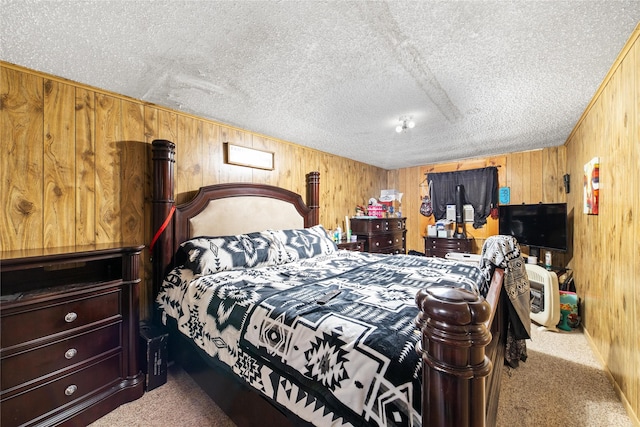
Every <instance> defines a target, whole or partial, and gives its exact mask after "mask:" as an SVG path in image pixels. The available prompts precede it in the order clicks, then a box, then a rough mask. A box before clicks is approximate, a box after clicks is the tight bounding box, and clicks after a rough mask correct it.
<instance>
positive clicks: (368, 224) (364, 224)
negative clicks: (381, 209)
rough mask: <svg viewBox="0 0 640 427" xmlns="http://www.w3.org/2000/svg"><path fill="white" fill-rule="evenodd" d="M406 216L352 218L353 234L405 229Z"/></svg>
mask: <svg viewBox="0 0 640 427" xmlns="http://www.w3.org/2000/svg"><path fill="white" fill-rule="evenodd" d="M404 228H405V219H404V218H381V219H357V218H352V219H351V233H352V234H356V235H358V234H375V233H385V232H388V231H399V230H404Z"/></svg>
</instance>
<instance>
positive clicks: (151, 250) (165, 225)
mask: <svg viewBox="0 0 640 427" xmlns="http://www.w3.org/2000/svg"><path fill="white" fill-rule="evenodd" d="M175 211H176V205H173V206H171V210H170V211H169V215H167V219H165V220H164V222H163V223H162V225H161V226H160V228H159V229H158V231H156V235H155V236H153V239H151V244H150V245H149V252H153V247H154V246H155V244H156V241H157V240H158V239H159V238H160V235H161V234H162V232H163V231H164V229H165V228H167V225H169V221H171V217H173V213H174V212H175Z"/></svg>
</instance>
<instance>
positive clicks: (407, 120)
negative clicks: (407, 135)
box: [396, 116, 416, 133]
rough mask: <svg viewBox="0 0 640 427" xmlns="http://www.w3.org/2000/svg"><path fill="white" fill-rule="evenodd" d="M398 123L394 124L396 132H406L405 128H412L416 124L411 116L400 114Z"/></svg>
mask: <svg viewBox="0 0 640 427" xmlns="http://www.w3.org/2000/svg"><path fill="white" fill-rule="evenodd" d="M398 120H399V121H400V124H399V125H398V126H396V132H398V133H401V132H406V130H407V129H413V128H414V127H415V126H416V123H415V122H414V121H413V117H411V116H401V117H400V119H398Z"/></svg>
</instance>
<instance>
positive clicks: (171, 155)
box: [151, 139, 176, 297]
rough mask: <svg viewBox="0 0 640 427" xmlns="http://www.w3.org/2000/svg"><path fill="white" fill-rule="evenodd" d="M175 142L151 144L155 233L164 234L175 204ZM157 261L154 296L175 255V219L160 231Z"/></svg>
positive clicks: (156, 248) (156, 242)
mask: <svg viewBox="0 0 640 427" xmlns="http://www.w3.org/2000/svg"><path fill="white" fill-rule="evenodd" d="M175 147H176V146H175V144H174V143H173V142H170V141H166V140H164V139H156V140H154V141H153V142H152V143H151V155H152V159H153V188H152V198H151V204H152V216H153V219H152V224H153V233H154V235H156V234H157V233H160V230H162V227H163V226H164V224H165V221H166V220H167V218H168V217H169V215H170V214H171V208H172V207H173V206H174V199H173V195H174V180H173V166H174V164H175ZM151 256H152V258H153V259H154V262H153V296H154V297H155V295H157V294H158V290H159V288H160V284H161V283H162V279H163V277H164V275H165V271H164V270H165V268H166V267H167V265H169V263H170V262H171V257H172V256H173V221H168V223H167V225H166V228H165V229H164V231H162V232H161V233H160V234H157V240H156V241H155V242H154V246H153V252H152V253H151Z"/></svg>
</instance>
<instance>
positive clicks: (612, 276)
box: [565, 27, 640, 424]
mask: <svg viewBox="0 0 640 427" xmlns="http://www.w3.org/2000/svg"><path fill="white" fill-rule="evenodd" d="M639 28H640V27H639ZM639 36H640V30H639V29H636V31H635V32H634V35H632V38H631V39H630V43H632V45H633V46H632V47H631V48H630V49H629V50H628V51H627V52H626V55H625V50H623V55H622V56H621V59H620V60H619V61H616V64H614V67H613V68H612V71H611V72H610V73H609V75H608V77H607V79H606V80H605V82H603V85H602V86H601V87H600V89H599V91H598V93H597V96H596V97H594V100H593V101H592V103H591V104H590V107H589V108H588V110H587V112H585V114H584V115H583V117H582V119H581V121H580V122H579V124H578V125H577V126H576V129H575V130H574V132H572V135H571V137H570V139H569V140H568V142H567V144H566V153H565V156H566V159H567V171H568V172H569V173H570V174H571V179H572V189H571V193H570V194H568V195H566V198H567V202H568V204H569V206H570V208H571V209H572V210H573V212H574V215H573V216H574V218H573V220H574V233H573V240H574V243H573V244H574V250H573V258H572V259H571V263H570V267H572V268H573V271H574V276H575V278H576V287H577V290H578V295H579V296H580V297H581V300H582V303H581V308H582V320H583V324H584V326H585V330H586V332H587V335H588V337H589V338H590V340H591V343H592V345H593V346H594V347H595V349H596V353H597V355H598V356H599V357H600V358H601V360H602V362H603V363H604V364H605V366H606V368H607V370H608V371H609V373H610V374H611V376H612V378H613V379H614V381H615V387H616V390H617V391H618V392H619V394H620V395H621V397H622V401H623V403H624V404H625V405H626V406H627V410H628V412H629V413H630V415H631V417H632V419H634V420H635V423H636V424H639V423H640V422H639V421H638V414H639V413H640V397H639V391H638V390H639V388H640V377H639V376H638V370H637V366H638V363H640V356H639V354H640V351H639V350H640V338H639V336H640V335H639V334H638V333H637V330H638V327H639V326H640V316H639V315H638V310H637V307H638V301H639V298H638V297H637V295H638V286H639V285H638V283H639V281H638V277H639V271H638V269H639V267H638V252H639V250H640V244H639V243H638V242H639V239H638V235H639V234H638V221H637V214H638V211H639V210H638V209H639V207H638V191H639V188H638V182H639V181H640V168H639V167H638V165H640V158H639V155H638V150H639V148H638V145H639V143H640V126H639V123H638V111H639V107H638V105H639V103H640V90H639V89H638V81H639V79H640V77H639V73H638V70H639V69H640V63H639V62H638V50H639V49H640V47H639V46H640V42H639V41H638V38H639ZM594 156H599V157H600V182H599V185H600V210H599V215H597V216H595V215H585V214H583V213H582V203H583V194H582V183H581V178H582V176H583V165H584V164H585V163H586V162H587V161H589V160H590V159H591V158H592V157H594ZM579 180H580V181H579ZM634 214H636V215H635V216H636V218H633V217H634Z"/></svg>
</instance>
